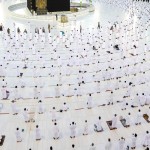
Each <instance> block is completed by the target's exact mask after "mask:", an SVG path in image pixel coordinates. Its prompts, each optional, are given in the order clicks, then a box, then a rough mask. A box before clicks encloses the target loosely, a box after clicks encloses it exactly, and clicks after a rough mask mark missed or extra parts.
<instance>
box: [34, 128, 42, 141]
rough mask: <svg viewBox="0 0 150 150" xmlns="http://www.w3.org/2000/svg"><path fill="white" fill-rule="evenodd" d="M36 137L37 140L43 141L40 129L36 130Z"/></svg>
mask: <svg viewBox="0 0 150 150" xmlns="http://www.w3.org/2000/svg"><path fill="white" fill-rule="evenodd" d="M35 136H36V140H39V139H41V132H40V129H39V128H36V130H35Z"/></svg>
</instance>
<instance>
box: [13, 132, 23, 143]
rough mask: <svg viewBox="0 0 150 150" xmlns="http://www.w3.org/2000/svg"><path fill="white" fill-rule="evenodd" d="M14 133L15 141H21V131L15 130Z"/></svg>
mask: <svg viewBox="0 0 150 150" xmlns="http://www.w3.org/2000/svg"><path fill="white" fill-rule="evenodd" d="M15 134H16V139H17V142H21V141H22V137H21V132H20V131H19V130H17V131H16V133H15Z"/></svg>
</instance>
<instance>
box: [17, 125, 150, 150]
mask: <svg viewBox="0 0 150 150" xmlns="http://www.w3.org/2000/svg"><path fill="white" fill-rule="evenodd" d="M35 132H36V136H37V138H36V140H41V139H42V135H41V131H40V129H39V126H38V125H37V126H36V130H35ZM21 134H22V131H20V129H19V128H17V129H16V136H17V139H18V141H17V142H22V139H23V138H22V136H21ZM58 138H59V137H58ZM58 138H57V139H58ZM140 138H144V141H143V143H142V144H143V147H144V150H149V145H150V144H149V143H150V140H149V139H150V133H149V131H146V132H145V135H144V136H143V137H140ZM137 139H138V134H136V133H133V134H132V136H131V142H130V144H129V143H127V141H126V139H125V138H124V137H121V138H120V139H119V140H118V141H117V150H130V149H136V148H138V146H139V145H138V142H137ZM113 144H114V142H113V141H112V140H111V138H108V140H107V142H106V144H105V146H104V147H105V150H112V148H113ZM137 145H138V146H137ZM76 147H77V146H76V145H75V144H72V145H71V146H70V149H76ZM54 149H55V148H54V147H53V146H50V150H54ZM29 150H32V148H30V149H29ZM88 150H98V149H97V148H96V145H95V144H94V143H92V144H91V145H89V148H88Z"/></svg>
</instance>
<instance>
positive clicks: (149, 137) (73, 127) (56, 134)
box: [12, 102, 150, 150]
mask: <svg viewBox="0 0 150 150" xmlns="http://www.w3.org/2000/svg"><path fill="white" fill-rule="evenodd" d="M12 108H13V115H17V114H19V112H18V108H17V107H16V106H15V103H14V102H13V107H12ZM68 110H69V107H68V106H67V104H66V103H64V104H63V107H62V109H61V110H59V112H58V111H56V108H55V107H53V110H52V111H51V114H52V118H51V120H52V122H53V129H52V135H53V139H54V140H58V139H61V138H62V132H63V131H61V130H60V128H59V125H58V123H57V119H58V116H59V114H58V113H63V112H64V113H65V112H66V111H68ZM38 113H39V114H44V113H45V110H44V107H43V106H42V105H41V104H40V105H39V109H38ZM147 114H148V115H149V116H150V107H149V112H148V113H147ZM148 115H147V116H148ZM23 116H24V120H25V123H29V122H35V120H34V119H33V118H31V117H30V115H29V113H28V109H27V108H24V112H23ZM132 118H133V117H132V116H131V113H128V115H127V116H126V117H125V118H124V117H121V116H120V117H119V116H118V115H117V114H114V116H113V118H112V120H109V121H107V122H106V123H107V125H108V127H109V129H110V130H117V129H118V128H119V127H118V121H120V122H121V123H122V125H123V126H124V127H126V128H129V127H130V126H132V125H133V119H132ZM142 119H143V114H142V112H141V110H140V109H139V110H138V112H137V116H136V117H135V122H134V124H135V125H141V123H142ZM145 120H146V118H145ZM147 122H148V123H150V120H149V117H147ZM102 124H103V119H102V118H101V116H99V117H98V118H97V121H96V122H95V123H94V124H93V131H94V132H97V133H100V132H105V130H104V128H103V126H102ZM78 128H81V126H80V127H78V126H77V124H76V122H74V121H73V122H71V123H70V125H69V128H68V130H70V138H71V139H72V138H76V137H77V136H79V134H78V135H77V132H78ZM22 132H25V131H24V129H19V128H16V132H15V134H16V140H17V142H22V141H23V136H22ZM89 134H91V132H90V123H88V120H85V122H84V126H83V131H82V135H83V136H87V135H89ZM137 138H138V135H137V133H134V134H132V137H131V143H130V144H127V145H126V144H125V138H123V137H121V138H120V139H119V140H118V146H119V149H118V150H123V149H124V148H125V146H127V149H128V150H129V149H130V148H131V149H136V147H137V146H136V145H137ZM140 138H141V136H140ZM142 138H143V139H144V140H143V143H142V145H143V147H149V146H150V133H149V131H146V132H145V136H143V137H142ZM42 139H43V135H42V131H41V129H40V127H39V125H36V127H35V140H37V141H39V140H42ZM112 145H113V142H112V141H111V139H110V138H109V139H108V142H107V144H106V146H105V149H106V150H111V148H112ZM92 148H93V149H94V148H95V150H96V147H95V145H94V143H92V145H91V146H90V150H93V149H92ZM146 150H148V149H146Z"/></svg>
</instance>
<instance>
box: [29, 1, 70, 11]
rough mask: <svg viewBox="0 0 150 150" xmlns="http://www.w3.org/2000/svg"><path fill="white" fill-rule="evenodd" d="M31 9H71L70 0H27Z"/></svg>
mask: <svg viewBox="0 0 150 150" xmlns="http://www.w3.org/2000/svg"><path fill="white" fill-rule="evenodd" d="M27 7H28V9H29V10H30V11H35V12H36V11H37V10H38V9H41V10H42V9H45V10H47V11H48V12H58V11H70V0H27Z"/></svg>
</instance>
